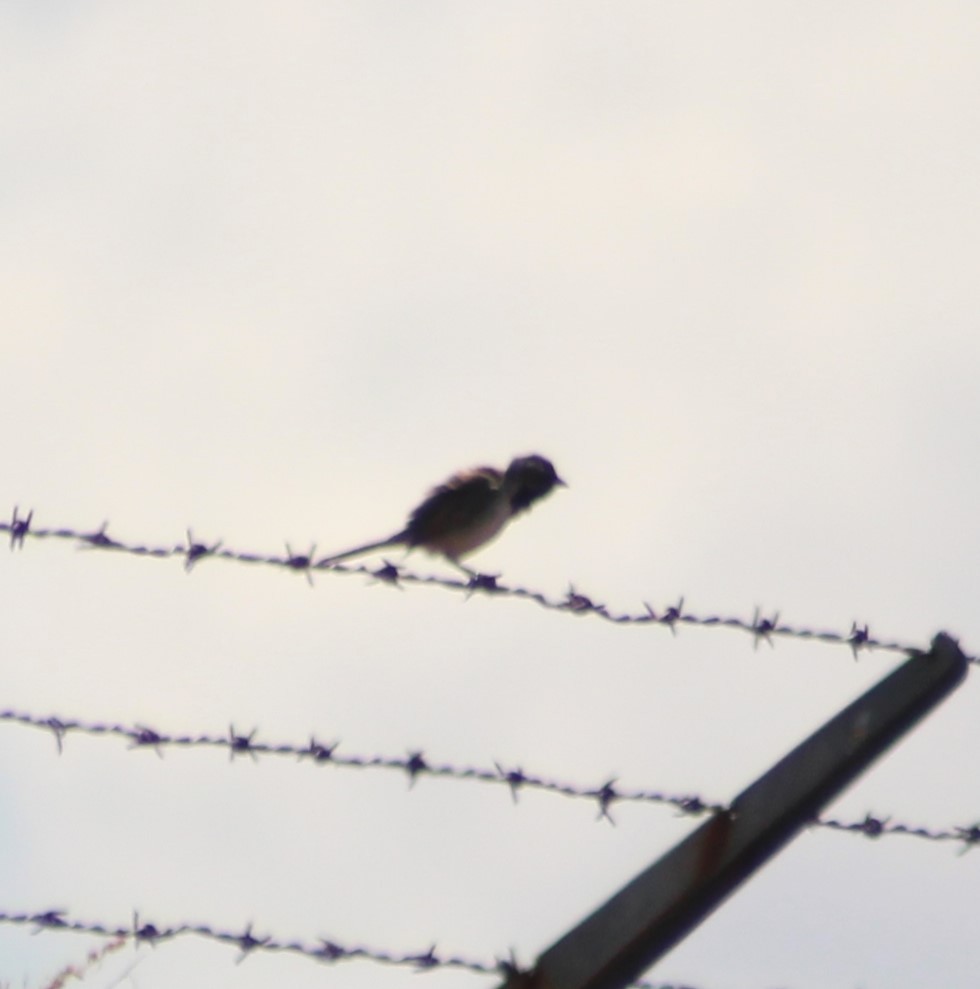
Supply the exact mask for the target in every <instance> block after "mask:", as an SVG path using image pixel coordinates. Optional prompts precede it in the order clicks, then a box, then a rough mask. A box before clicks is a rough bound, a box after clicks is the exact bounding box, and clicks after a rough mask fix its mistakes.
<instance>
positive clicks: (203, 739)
mask: <svg viewBox="0 0 980 989" xmlns="http://www.w3.org/2000/svg"><path fill="white" fill-rule="evenodd" d="M0 722H8V723H11V724H16V725H22V726H28V727H32V728H41V729H44V730H47V731H50V732H51V733H52V734H53V735H54V738H55V743H56V745H57V747H58V752H59V754H60V753H61V752H62V751H63V749H64V740H65V738H66V736H67V735H69V734H71V733H73V732H77V733H80V734H85V735H94V736H102V737H104V736H116V737H117V738H123V739H128V741H129V743H130V744H129V748H130V749H140V748H144V749H146V748H149V749H153V750H154V751H155V752H156V753H157V755H158V756H161V757H162V756H163V752H164V749H166V748H193V747H204V748H219V749H226V750H227V751H228V754H229V758H231V759H234V758H235V756H244V755H247V756H249V757H251V758H252V759H258V758H259V757H260V756H291V757H294V758H297V759H301V760H308V761H309V762H311V763H313V764H314V765H331V766H336V767H338V768H346V769H363V770H370V769H388V770H396V771H398V772H400V773H403V774H404V775H405V777H406V779H407V780H408V784H409V787H410V788H411V787H412V786H414V784H415V783H416V782H417V781H418V779H420V778H421V777H423V776H431V777H434V778H442V779H449V780H455V781H457V782H461V781H465V780H470V781H473V782H477V783H486V784H491V785H495V786H503V787H506V788H507V789H508V791H509V793H510V795H511V798H512V799H513V801H514V803H517V800H518V797H519V795H520V792H521V790H524V789H528V790H539V791H542V792H545V793H553V794H556V795H558V796H562V797H569V798H572V799H578V800H584V801H587V802H591V803H594V804H595V806H596V807H597V811H598V812H597V816H596V819H597V820H605V821H608V822H609V823H610V824H615V820H614V819H613V816H612V807H613V805H614V804H617V803H647V804H660V805H662V806H668V807H673V808H674V809H675V810H676V811H678V812H679V813H681V814H686V815H690V816H693V817H697V816H701V815H703V814H712V813H716V812H719V811H727V810H728V807H727V806H726V805H725V804H724V803H721V802H719V801H716V800H710V799H706V798H704V797H701V796H699V795H697V794H672V793H666V792H664V791H661V790H656V789H642V788H623V787H620V786H618V785H617V784H618V780H616V779H608V780H605V781H604V782H603V783H601V784H599V785H598V786H589V785H586V784H576V783H568V782H563V781H560V780H556V779H549V778H548V777H545V776H541V775H538V774H535V773H529V772H525V771H524V769H523V768H521V767H519V766H514V767H507V766H505V765H503V764H501V763H500V762H496V761H495V762H494V763H493V768H488V767H481V766H456V765H453V764H451V763H440V762H433V761H431V760H430V759H429V758H428V757H427V756H426V755H425V753H424V752H423V751H421V750H412V751H410V752H408V753H407V754H406V755H404V756H392V755H387V756H386V755H359V754H347V753H342V752H339V751H338V749H339V747H340V742H339V741H333V742H330V743H324V742H321V741H319V740H317V739H316V738H315V737H313V736H311V737H310V739H309V741H308V742H305V743H303V744H297V743H289V742H279V743H271V742H262V741H258V740H256V737H255V736H256V734H257V729H253V730H252V731H250V732H248V733H247V734H243V733H241V732H239V731H237V730H236V729H235V726H234V725H231V726H229V729H228V733H227V734H226V735H209V734H207V733H200V734H196V735H169V734H167V733H166V732H161V731H157V730H156V729H154V728H149V727H147V726H145V725H132V726H130V725H123V724H114V723H101V722H86V721H79V720H76V719H65V718H57V717H40V716H37V715H32V714H27V713H24V712H19V711H13V710H0ZM812 826H813V827H823V828H830V829H831V830H834V831H841V832H846V833H849V834H858V835H863V836H864V837H866V838H879V837H882V836H883V835H908V836H910V837H913V838H922V839H925V840H928V841H935V842H950V841H952V842H959V843H960V844H961V845H962V852H966V851H968V850H969V849H970V848H972V847H974V846H975V845H978V844H980V822H977V823H974V824H969V825H962V826H960V825H957V826H953V827H948V828H928V827H925V826H922V825H913V824H907V823H903V822H900V821H895V822H893V821H892V820H891V818H890V817H885V818H881V817H878V816H876V815H873V814H871V813H869V814H867V815H866V816H865V818H864V819H863V820H861V821H842V820H839V819H836V818H830V817H820V818H816V819H815V820H814V821H813V825H812Z"/></svg>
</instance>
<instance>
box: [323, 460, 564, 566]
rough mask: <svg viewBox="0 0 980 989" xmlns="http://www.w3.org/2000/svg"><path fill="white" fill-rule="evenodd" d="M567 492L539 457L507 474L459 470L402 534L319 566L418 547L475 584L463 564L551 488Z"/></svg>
mask: <svg viewBox="0 0 980 989" xmlns="http://www.w3.org/2000/svg"><path fill="white" fill-rule="evenodd" d="M567 486H568V485H567V484H565V482H564V481H563V480H562V479H561V478H560V477H559V476H558V473H557V472H556V471H555V468H554V466H553V465H552V463H551V461H550V460H548V459H547V458H546V457H542V456H541V455H540V454H537V453H532V454H529V455H528V456H523V457H515V458H514V459H513V460H512V461H511V462H510V464H509V466H508V467H507V468H506V470H498V469H497V468H496V467H472V468H470V469H468V470H461V471H458V472H457V473H456V474H453V475H452V477H450V478H449V479H448V480H446V481H445V482H443V483H442V484H440V485H439V486H438V487H435V488H433V489H432V490H431V491H430V492H429V494H428V496H427V497H426V498H425V500H424V501H423V502H422V503H421V504H420V505H418V506H417V507H416V508H415V509H414V510H413V511H412V512H411V514H410V515H409V517H408V522H407V523H406V524H405V528H404V529H402V530H400V531H399V532H396V533H395V534H394V535H393V536H389V537H388V538H387V539H379V540H378V541H377V542H372V543H365V544H364V545H363V546H355V547H354V548H353V549H348V550H345V551H344V552H342V553H336V554H334V555H333V556H328V557H325V558H324V559H322V560H320V561H319V562H318V566H332V565H333V564H335V563H340V562H341V561H342V560H349V559H350V558H351V557H354V556H362V555H364V554H366V553H373V552H376V551H377V550H379V549H388V548H389V547H392V546H405V547H407V548H408V549H409V550H412V549H415V548H416V547H419V548H421V549H424V550H427V551H428V552H429V553H433V554H436V555H439V556H443V557H445V559H446V560H448V561H449V562H450V563H451V564H452V565H453V566H455V567H456V568H457V569H459V570H461V571H463V572H464V573H465V574H467V575H468V576H469V577H470V578H475V577H477V576H479V575H478V574H477V573H476V571H474V570H471V569H470V568H469V567H467V566H465V565H464V564H463V563H461V562H460V560H461V558H462V557H464V556H466V555H467V554H469V553H472V552H474V551H475V550H478V549H480V548H481V547H482V546H485V545H486V544H487V543H488V542H490V541H491V540H492V539H495V538H496V537H497V536H498V535H499V534H500V532H501V531H502V530H503V528H504V527H505V526H506V525H507V523H508V522H510V520H511V519H513V518H515V517H516V516H517V515H520V513H521V512H524V511H527V509H529V508H530V507H531V505H533V504H534V503H535V502H536V501H538V500H540V499H541V498H543V497H545V495H547V494H550V493H551V491H552V490H553V489H554V488H556V487H567Z"/></svg>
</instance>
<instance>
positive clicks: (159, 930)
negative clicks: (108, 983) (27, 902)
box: [0, 909, 695, 989]
mask: <svg viewBox="0 0 980 989" xmlns="http://www.w3.org/2000/svg"><path fill="white" fill-rule="evenodd" d="M67 913H68V911H67V910H61V909H57V910H45V911H43V912H37V913H12V912H7V911H2V910H0V924H10V925H14V926H21V927H24V926H27V927H32V928H33V929H34V930H33V933H39V932H41V931H59V932H72V933H75V934H88V935H92V936H95V937H104V938H111V939H112V942H111V943H112V944H116V943H117V942H126V941H132V942H134V943H135V944H137V945H143V944H148V945H153V946H155V945H158V944H161V943H162V942H165V941H169V940H172V939H174V938H178V937H183V936H187V935H191V934H193V935H197V936H198V937H202V938H206V939H208V940H211V941H216V942H218V943H220V944H226V945H230V946H232V947H236V948H238V950H239V951H240V952H241V954H240V955H239V957H238V961H239V962H242V961H244V960H245V959H246V958H247V957H248V956H249V955H251V954H253V953H254V952H257V951H261V952H269V953H273V954H287V955H298V956H301V957H304V958H309V959H311V960H314V961H318V962H324V963H328V964H332V963H336V962H342V961H356V960H361V961H369V962H374V963H376V964H379V965H385V966H391V967H395V968H406V969H412V970H413V971H415V972H432V971H437V970H446V969H457V970H461V971H465V972H472V973H473V974H475V975H497V976H499V977H501V978H504V979H514V978H517V977H519V976H521V975H526V974H528V972H529V970H528V969H525V968H522V967H521V966H520V965H519V964H518V963H517V961H516V959H515V958H514V955H513V952H511V955H510V957H509V958H500V959H497V960H495V961H494V962H492V963H491V962H483V961H478V960H476V959H473V958H465V957H463V956H461V955H456V954H448V953H442V952H439V951H438V950H437V947H436V945H435V944H432V945H430V946H429V947H428V948H427V949H426V950H425V951H417V952H397V951H388V950H385V949H382V948H372V947H369V946H367V945H345V944H341V943H340V942H339V941H337V940H335V939H334V938H319V939H318V941H317V942H316V943H310V942H307V941H303V940H300V939H298V938H293V939H288V940H287V939H285V938H280V937H276V936H275V935H273V934H265V935H263V936H257V935H256V934H255V933H254V932H253V925H252V924H248V925H247V926H246V927H245V929H244V930H242V931H233V930H225V929H222V928H219V927H216V926H214V925H211V924H193V923H180V924H175V925H173V926H169V927H168V926H166V925H163V924H154V923H152V922H149V921H142V922H141V921H140V917H139V914H138V913H135V914H134V915H133V921H132V923H131V924H130V925H129V926H128V927H120V926H118V925H113V924H109V923H103V922H99V921H86V920H75V919H71V918H69V917H68V916H67ZM632 985H633V986H635V987H636V989H695V987H693V986H689V985H681V984H680V983H676V982H649V981H645V980H643V981H638V982H634V983H632Z"/></svg>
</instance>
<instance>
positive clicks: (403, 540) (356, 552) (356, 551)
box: [317, 532, 408, 566]
mask: <svg viewBox="0 0 980 989" xmlns="http://www.w3.org/2000/svg"><path fill="white" fill-rule="evenodd" d="M407 542H408V533H407V532H397V533H395V535H393V536H389V537H388V538H387V539H380V540H379V541H378V542H376V543H365V544H364V545H363V546H355V547H354V548H353V549H346V550H344V552H343V553H336V554H334V555H333V556H327V557H324V558H323V559H321V560H317V566H330V565H332V564H334V563H340V562H341V561H342V560H349V559H351V557H354V556H363V555H364V554H365V553H373V552H375V551H376V550H379V549H388V548H389V547H390V546H404V545H406V544H407Z"/></svg>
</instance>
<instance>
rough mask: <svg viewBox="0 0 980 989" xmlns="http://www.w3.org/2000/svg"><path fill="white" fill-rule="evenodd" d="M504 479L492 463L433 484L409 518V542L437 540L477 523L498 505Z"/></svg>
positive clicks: (433, 541)
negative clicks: (491, 465)
mask: <svg viewBox="0 0 980 989" xmlns="http://www.w3.org/2000/svg"><path fill="white" fill-rule="evenodd" d="M503 480H504V475H503V474H502V473H501V472H500V471H499V470H497V469H496V468H494V467H474V468H473V469H471V470H465V471H460V472H459V473H458V474H454V475H453V476H452V477H451V478H449V480H448V481H446V483H445V484H440V485H439V487H437V488H433V489H432V491H431V492H429V496H428V497H427V498H426V499H425V501H423V502H422V504H421V505H419V506H418V508H416V509H415V511H414V512H412V514H411V516H410V518H409V520H408V525H407V526H406V528H405V532H406V534H407V536H408V538H407V540H406V541H407V542H408V545H409V546H422V545H426V544H431V543H436V544H438V543H439V542H441V540H442V538H443V537H445V536H446V535H447V534H449V533H452V532H455V531H459V530H465V529H468V528H471V527H473V526H474V525H479V524H480V523H481V522H482V521H483V520H484V519H485V518H487V516H488V515H492V514H493V512H494V510H495V508H496V507H497V498H498V494H499V491H500V486H501V484H503Z"/></svg>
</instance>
